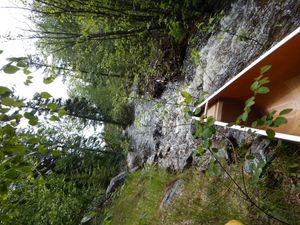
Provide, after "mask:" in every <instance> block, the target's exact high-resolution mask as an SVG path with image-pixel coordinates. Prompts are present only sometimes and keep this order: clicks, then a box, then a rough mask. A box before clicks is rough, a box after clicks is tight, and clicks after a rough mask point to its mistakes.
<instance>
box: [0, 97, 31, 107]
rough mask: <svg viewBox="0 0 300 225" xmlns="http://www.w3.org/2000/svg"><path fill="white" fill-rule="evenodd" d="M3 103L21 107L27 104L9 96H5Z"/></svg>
mask: <svg viewBox="0 0 300 225" xmlns="http://www.w3.org/2000/svg"><path fill="white" fill-rule="evenodd" d="M2 104H3V105H6V106H15V107H21V106H24V105H25V104H24V102H22V101H16V100H15V99H13V98H9V97H6V98H3V99H2Z"/></svg>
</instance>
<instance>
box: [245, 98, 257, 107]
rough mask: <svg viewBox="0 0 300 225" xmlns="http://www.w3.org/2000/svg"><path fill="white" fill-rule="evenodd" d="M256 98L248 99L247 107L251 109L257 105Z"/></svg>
mask: <svg viewBox="0 0 300 225" xmlns="http://www.w3.org/2000/svg"><path fill="white" fill-rule="evenodd" d="M254 100H255V97H254V96H252V97H251V98H249V99H247V101H246V102H245V107H247V108H249V107H251V106H252V105H254V104H255V101H254Z"/></svg>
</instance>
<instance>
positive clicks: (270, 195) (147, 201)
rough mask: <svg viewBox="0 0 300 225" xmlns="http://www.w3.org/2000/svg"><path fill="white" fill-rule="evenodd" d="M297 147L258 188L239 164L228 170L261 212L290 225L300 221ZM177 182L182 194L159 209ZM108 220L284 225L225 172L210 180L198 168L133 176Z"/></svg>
mask: <svg viewBox="0 0 300 225" xmlns="http://www.w3.org/2000/svg"><path fill="white" fill-rule="evenodd" d="M295 148H297V147H290V146H289V147H283V148H282V149H281V150H280V151H278V152H277V153H276V154H277V155H276V158H275V159H274V160H273V162H272V163H271V165H269V167H268V168H267V169H266V170H265V173H264V176H263V177H262V178H261V179H260V180H259V182H256V183H253V179H252V178H251V176H250V175H247V174H244V176H242V172H241V171H242V169H241V165H226V168H227V170H228V172H230V174H231V175H232V177H233V178H234V179H235V180H236V181H237V182H238V183H239V184H240V185H241V186H244V185H245V186H246V188H247V192H248V193H249V195H250V196H251V198H252V199H253V200H254V201H255V202H256V203H257V204H258V205H259V206H260V207H262V208H264V209H268V210H269V211H270V212H271V213H272V215H274V216H276V217H277V218H280V219H282V220H284V221H287V223H288V224H292V225H296V224H298V223H297V221H299V219H300V218H299V212H300V207H299V206H300V204H299V197H298V196H299V175H297V173H296V172H295V170H297V169H299V164H298V161H297V159H299V151H298V150H297V149H295ZM178 179H183V180H184V186H183V190H182V191H181V193H180V195H179V196H177V197H176V198H175V200H174V201H173V202H172V203H171V205H169V206H168V207H167V208H165V209H160V208H159V206H160V204H161V201H162V199H163V197H164V194H165V192H166V190H168V188H170V186H171V185H172V184H173V183H174V181H176V180H178ZM243 183H245V184H243ZM105 216H106V219H105V221H104V224H106V225H107V224H111V225H114V224H115V225H117V224H118V225H119V224H124V225H126V224H130V225H134V224H138V225H140V224H142V225H146V224H147V225H162V224H163V225H171V224H185V225H192V224H195V225H196V224H197V225H199V224H203V225H210V224H211V225H216V224H225V223H226V222H228V221H229V220H232V219H236V220H239V221H241V222H242V223H243V224H245V225H247V224H255V225H260V224H261V225H262V224H281V223H279V222H278V221H275V220H272V219H270V218H268V216H266V215H265V214H264V213H262V212H261V211H260V210H258V209H257V208H256V207H254V206H253V205H251V204H250V203H249V201H247V200H246V199H245V198H243V196H242V195H241V193H240V192H239V190H238V188H237V187H236V185H235V184H234V183H233V182H232V180H231V179H229V178H228V176H227V175H226V174H225V173H221V175H220V176H211V175H208V173H202V172H199V171H197V170H196V169H195V168H190V169H188V170H186V171H184V172H183V173H178V174H174V173H168V172H166V171H165V170H163V169H158V168H155V167H148V168H145V169H143V170H141V171H138V172H136V173H133V174H131V175H130V176H129V178H128V179H127V180H126V183H125V184H124V185H123V186H122V187H121V188H120V189H119V190H118V192H117V193H116V194H115V197H114V200H113V201H112V203H111V205H110V206H109V207H108V208H107V209H106V213H105Z"/></svg>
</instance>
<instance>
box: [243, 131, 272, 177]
mask: <svg viewBox="0 0 300 225" xmlns="http://www.w3.org/2000/svg"><path fill="white" fill-rule="evenodd" d="M270 143H271V141H270V140H269V139H267V138H265V137H257V138H256V139H255V140H254V141H253V143H252V145H251V147H250V149H249V152H248V153H247V155H249V154H250V155H252V156H253V159H246V160H245V165H244V171H245V172H247V173H251V172H252V169H253V168H255V167H258V166H260V167H263V166H264V165H266V164H267V163H268V162H269V161H270V159H271V157H272V155H273V154H274V151H272V150H273V149H272V148H270ZM261 169H262V168H261Z"/></svg>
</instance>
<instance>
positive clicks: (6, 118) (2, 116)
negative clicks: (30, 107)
mask: <svg viewBox="0 0 300 225" xmlns="http://www.w3.org/2000/svg"><path fill="white" fill-rule="evenodd" d="M0 121H2V122H8V121H10V118H9V116H8V115H5V114H0Z"/></svg>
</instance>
